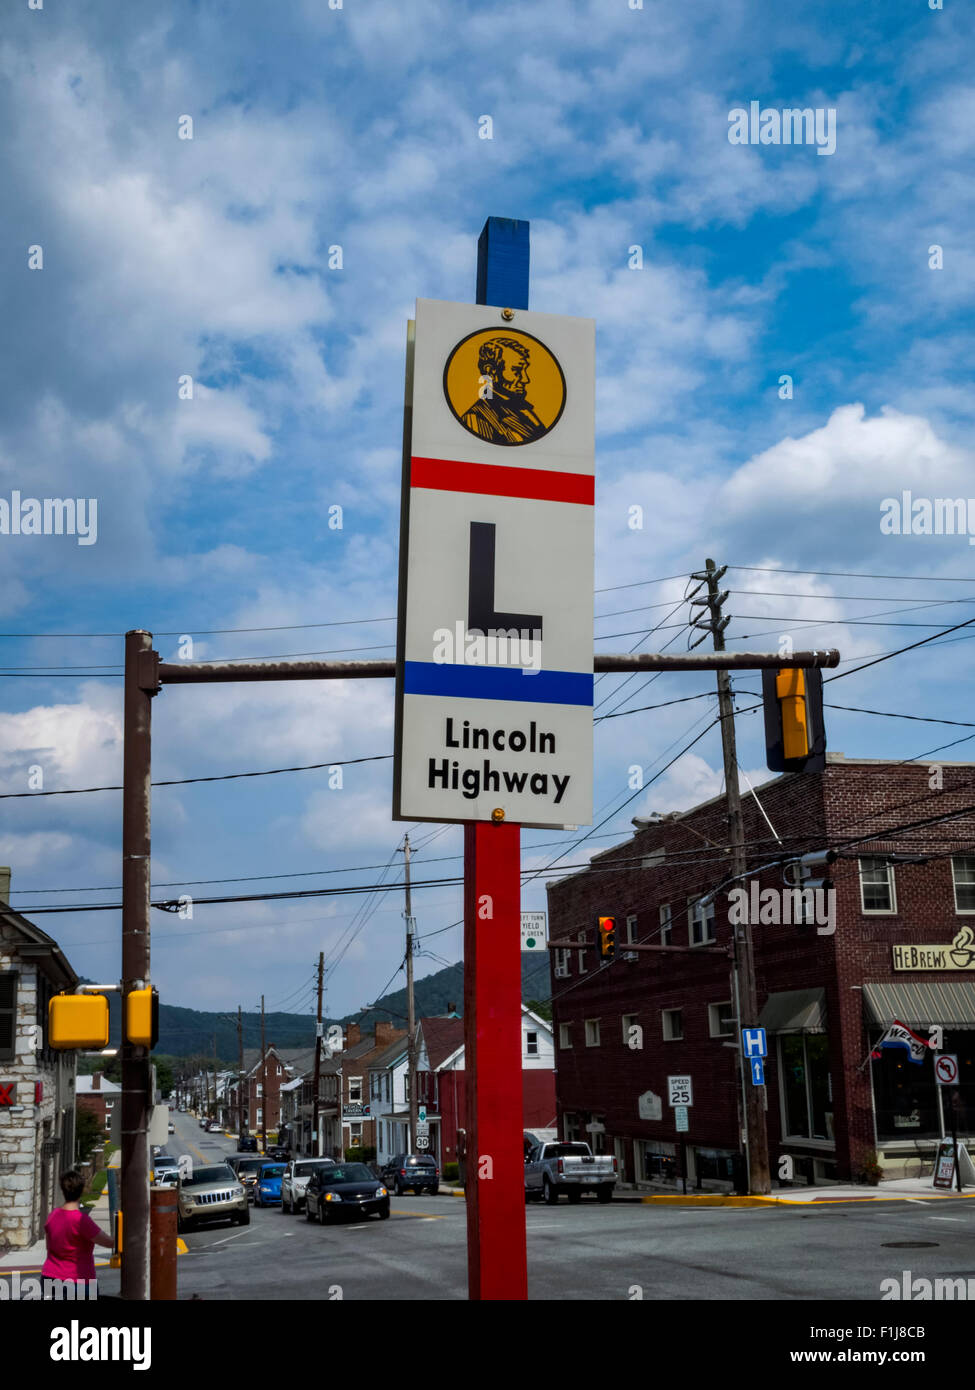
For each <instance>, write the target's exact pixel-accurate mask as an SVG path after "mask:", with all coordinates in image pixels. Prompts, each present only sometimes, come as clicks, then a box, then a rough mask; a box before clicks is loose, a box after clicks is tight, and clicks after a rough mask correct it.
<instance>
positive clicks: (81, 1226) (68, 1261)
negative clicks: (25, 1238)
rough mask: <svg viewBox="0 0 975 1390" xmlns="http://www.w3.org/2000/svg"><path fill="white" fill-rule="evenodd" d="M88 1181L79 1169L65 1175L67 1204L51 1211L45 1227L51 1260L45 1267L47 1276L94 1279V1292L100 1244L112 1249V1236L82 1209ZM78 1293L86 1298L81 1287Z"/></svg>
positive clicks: (63, 1183)
mask: <svg viewBox="0 0 975 1390" xmlns="http://www.w3.org/2000/svg"><path fill="white" fill-rule="evenodd" d="M84 1190H85V1180H84V1178H83V1177H82V1176H81V1174H80V1173H79V1172H78V1169H77V1168H69V1169H68V1171H67V1172H66V1173H62V1174H61V1191H62V1192H63V1193H64V1206H63V1207H58V1208H56V1210H54V1211H52V1212H51V1215H50V1216H49V1217H48V1218H47V1221H46V1223H45V1226H44V1236H45V1239H46V1241H47V1259H46V1260H45V1261H44V1264H43V1265H42V1267H41V1275H42V1277H43V1278H44V1279H60V1280H68V1281H71V1282H73V1283H76V1284H77V1283H83V1282H88V1281H91V1284H92V1292H94V1288H93V1286H94V1280H95V1254H94V1249H95V1246H96V1245H106V1246H108V1248H109V1249H111V1248H112V1245H113V1241H112V1238H111V1236H107V1235H106V1234H105V1232H104V1231H103V1230H101V1228H100V1227H98V1226H96V1225H95V1223H94V1221H92V1219H91V1217H90V1216H89V1215H88V1213H87V1212H84V1211H82V1210H81V1204H80V1201H79V1199H80V1197H81V1194H82V1192H84ZM78 1296H79V1297H82V1298H83V1297H84V1294H83V1293H82V1291H81V1290H80V1289H79V1290H78Z"/></svg>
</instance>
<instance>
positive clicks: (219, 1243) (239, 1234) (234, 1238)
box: [207, 1231, 251, 1250]
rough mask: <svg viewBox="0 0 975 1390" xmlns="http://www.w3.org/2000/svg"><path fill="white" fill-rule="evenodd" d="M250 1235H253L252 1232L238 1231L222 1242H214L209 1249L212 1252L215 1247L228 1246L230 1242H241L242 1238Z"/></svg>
mask: <svg viewBox="0 0 975 1390" xmlns="http://www.w3.org/2000/svg"><path fill="white" fill-rule="evenodd" d="M249 1235H251V1232H250V1231H236V1232H235V1233H234V1234H233V1235H232V1236H224V1237H223V1239H222V1240H215V1241H212V1242H211V1244H210V1245H209V1246H208V1247H207V1248H208V1249H211V1250H212V1249H213V1246H214V1245H226V1243H227V1241H228V1240H240V1238H241V1236H249Z"/></svg>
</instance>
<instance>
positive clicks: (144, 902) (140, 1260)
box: [121, 631, 158, 1301]
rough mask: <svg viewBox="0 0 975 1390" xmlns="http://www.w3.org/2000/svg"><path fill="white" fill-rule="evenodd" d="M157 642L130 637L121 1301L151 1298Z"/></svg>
mask: <svg viewBox="0 0 975 1390" xmlns="http://www.w3.org/2000/svg"><path fill="white" fill-rule="evenodd" d="M154 658H155V653H154V652H153V650H152V635H151V634H150V633H148V632H142V631H133V632H127V633H126V634H125V695H124V716H123V718H124V751H123V770H122V1020H123V1023H122V1097H121V1105H122V1133H121V1139H122V1145H121V1148H122V1156H121V1168H122V1181H121V1208H122V1218H123V1230H124V1242H125V1244H124V1253H123V1256H122V1276H121V1293H122V1297H123V1298H125V1299H131V1300H133V1301H143V1300H146V1299H148V1297H149V1111H150V1107H151V1105H152V1096H151V1094H150V1090H149V1087H150V1072H149V1051H148V1049H147V1048H144V1047H135V1046H133V1044H132V1043H130V1042H129V1041H128V1038H127V1037H126V1036H125V1023H124V1020H125V1007H126V1001H127V999H128V996H129V994H130V993H131V992H132V990H134V989H141V988H143V987H144V986H146V985H148V983H149V887H150V847H151V835H150V779H151V767H150V761H151V746H152V743H151V729H152V724H151V709H152V705H151V701H152V696H153V695H154V694H155V693H156V690H157V689H158V681H157V678H156V666H155V662H154Z"/></svg>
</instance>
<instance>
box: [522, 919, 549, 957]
mask: <svg viewBox="0 0 975 1390" xmlns="http://www.w3.org/2000/svg"><path fill="white" fill-rule="evenodd" d="M521 949H522V950H523V951H544V950H545V913H544V912H523V913H522V914H521Z"/></svg>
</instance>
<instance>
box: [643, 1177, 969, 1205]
mask: <svg viewBox="0 0 975 1390" xmlns="http://www.w3.org/2000/svg"><path fill="white" fill-rule="evenodd" d="M634 1197H635V1199H636V1200H637V1201H639V1202H644V1203H654V1204H656V1205H660V1206H701V1207H759V1206H785V1207H789V1206H809V1205H812V1204H813V1203H816V1204H821V1203H823V1202H923V1201H935V1202H938V1201H945V1200H947V1201H951V1200H953V1199H954V1200H957V1199H958V1198H960V1197H967V1198H969V1200H972V1199H975V1187H968V1188H965V1189H964V1191H962V1192H958V1191H953V1192H947V1191H945V1190H944V1189H943V1188H939V1187H932V1185H931V1178H930V1177H926V1178H898V1179H895V1180H894V1181H892V1182H882V1183H880V1184H879V1185H878V1186H877V1187H865V1186H862V1185H860V1184H857V1183H850V1184H838V1183H830V1184H828V1185H826V1186H823V1187H781V1188H773V1190H772V1193H771V1195H770V1196H768V1197H737V1196H735V1195H734V1194H733V1193H730V1192H696V1193H691V1192H688V1194H687V1196H686V1197H685V1196H684V1195H683V1193H667V1194H660V1193H640V1194H633V1197H631V1198H630V1200H633V1198H634Z"/></svg>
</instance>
